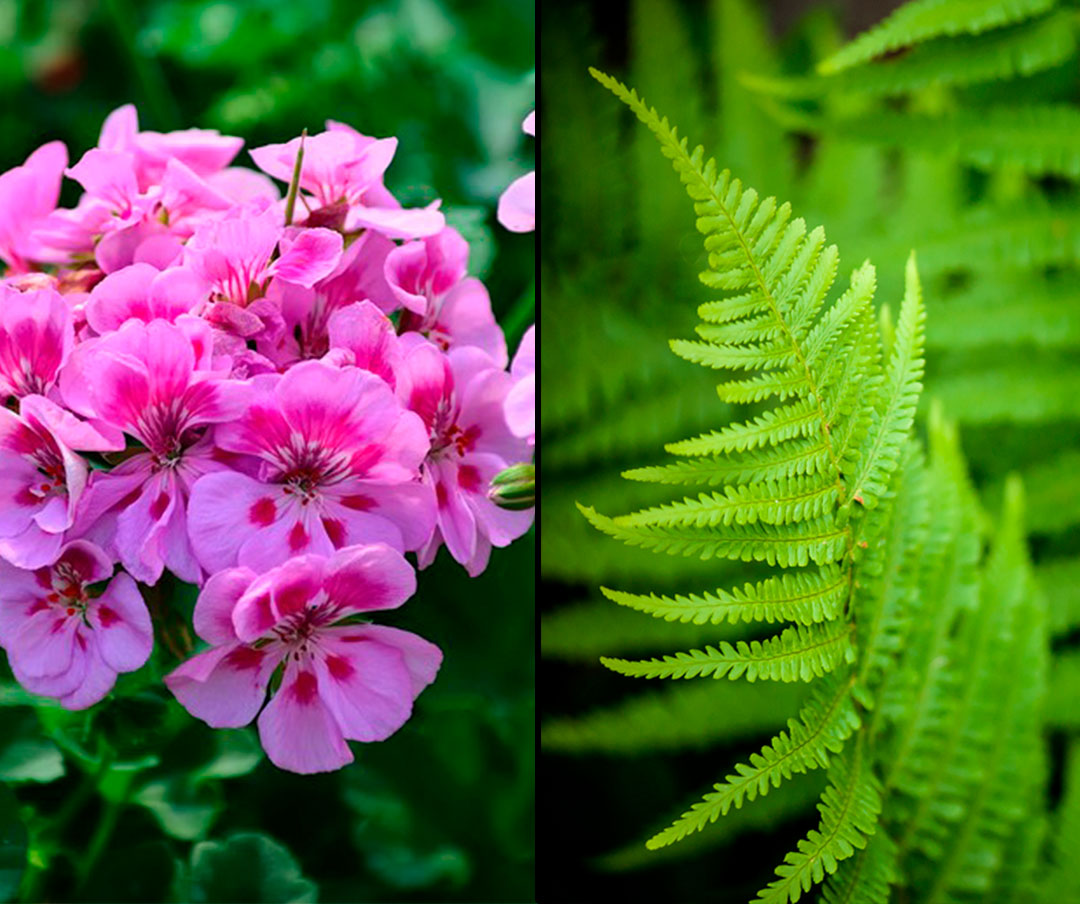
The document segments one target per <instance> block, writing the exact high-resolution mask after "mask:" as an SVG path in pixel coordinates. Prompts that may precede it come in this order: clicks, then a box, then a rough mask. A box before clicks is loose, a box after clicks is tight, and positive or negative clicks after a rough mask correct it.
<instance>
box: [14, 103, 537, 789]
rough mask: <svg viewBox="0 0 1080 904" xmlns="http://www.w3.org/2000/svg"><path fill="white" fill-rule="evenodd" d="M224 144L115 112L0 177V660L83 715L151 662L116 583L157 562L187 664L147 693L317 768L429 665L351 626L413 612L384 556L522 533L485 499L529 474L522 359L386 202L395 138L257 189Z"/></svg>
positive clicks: (428, 671)
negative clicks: (186, 608)
mask: <svg viewBox="0 0 1080 904" xmlns="http://www.w3.org/2000/svg"><path fill="white" fill-rule="evenodd" d="M241 145H242V141H241V140H240V139H238V138H231V137H227V136H223V135H220V134H218V133H217V132H214V131H208V130H201V129H189V130H185V131H179V132H171V133H167V134H163V133H159V132H150V131H140V130H139V127H138V122H137V118H136V113H135V109H134V108H133V107H131V106H126V107H122V108H120V109H119V110H116V111H115V112H114V113H112V114H111V115H110V116H109V117H108V119H107V120H106V122H105V124H104V126H103V128H102V131H101V136H100V140H99V142H98V146H97V147H96V148H93V149H91V150H89V151H87V152H86V153H85V154H84V155H83V156H82V158H81V159H80V160H79V161H78V162H77V163H76V164H75V165H74V166H70V167H68V159H67V151H66V149H65V147H64V146H63V145H62V144H61V143H59V142H53V143H50V144H46V145H45V146H43V147H42V148H40V149H38V150H37V151H35V152H34V153H33V154H31V156H30V157H29V158H28V159H27V160H26V162H25V163H24V164H23V165H22V166H19V167H16V168H14V169H12V170H10V171H9V172H7V173H4V174H3V175H0V259H2V260H3V262H4V263H5V264H6V265H7V272H6V275H5V276H4V278H3V279H2V280H0V404H3V406H4V407H0V645H2V646H3V647H4V649H5V650H6V651H7V653H8V658H9V662H10V664H11V667H12V670H13V672H14V674H15V676H16V678H17V679H18V680H19V681H20V682H21V683H22V684H23V685H24V686H25V687H26V688H28V689H29V690H31V691H33V692H34V693H38V694H43V695H46V696H50V697H54V698H57V699H58V700H59V701H60V702H61V704H62V705H63V706H65V707H68V708H72V709H79V708H83V707H86V706H90V705H92V704H93V703H95V702H97V701H99V700H100V699H102V697H104V696H105V695H106V694H107V693H108V692H109V691H110V689H111V688H112V687H113V684H114V683H115V680H116V676H117V674H118V673H122V672H129V671H133V670H135V669H138V668H139V667H141V666H142V665H143V664H144V663H145V662H146V661H147V659H148V657H149V656H150V654H151V650H152V646H153V638H154V631H153V625H152V619H151V612H150V611H149V610H148V609H147V606H146V604H145V602H144V600H143V597H142V595H141V594H140V591H139V588H138V585H137V583H136V582H139V583H141V584H144V585H148V586H152V585H154V584H156V583H157V582H158V581H159V580H161V578H162V575H163V574H164V573H165V572H166V570H167V571H169V572H171V573H172V574H173V575H175V576H176V577H177V578H179V579H180V580H181V581H185V582H189V583H192V584H195V585H198V586H199V587H201V593H200V595H199V598H198V603H197V605H196V609H195V615H194V622H195V623H194V627H195V630H196V632H197V633H198V635H199V636H200V637H201V638H202V639H203V640H204V641H206V643H207V644H209V645H210V648H209V649H208V650H206V651H204V652H201V653H198V654H197V655H195V656H193V657H192V658H190V659H188V660H187V661H186V662H183V663H182V664H181V665H180V666H179V667H178V668H176V669H175V671H173V672H172V673H171V674H170V675H169V676H168V677H167V678H166V684H167V685H168V687H169V688H170V689H171V690H172V692H173V693H174V694H175V695H176V697H177V698H178V699H179V700H180V702H181V703H182V704H183V705H184V706H185V707H186V708H187V709H188V710H189V711H190V712H191V713H192V714H194V715H195V716H197V717H199V718H202V719H203V720H205V721H206V722H208V723H209V724H210V725H212V726H240V725H245V724H247V723H249V722H251V721H252V720H254V719H255V718H256V717H257V718H258V727H259V732H260V736H261V738H262V742H263V745H264V747H265V748H266V750H267V753H268V755H269V756H270V758H271V759H272V760H273V762H275V763H276V764H277V765H279V766H280V767H282V768H286V769H291V770H295V771H298V772H315V771H323V770H327V769H334V768H338V767H340V766H342V765H344V764H345V763H347V762H349V761H350V760H351V758H352V757H351V754H350V752H349V749H348V746H347V745H346V744H345V739H354V740H360V741H372V740H379V739H382V738H385V737H387V736H388V735H390V734H392V733H393V732H394V731H396V730H397V729H398V728H399V727H400V726H401V725H402V724H403V723H404V722H405V720H406V719H407V718H408V717H409V714H410V711H411V708H412V703H413V701H414V699H415V698H416V696H417V695H418V694H419V693H420V691H421V690H422V689H423V688H424V687H425V686H426V685H428V684H429V683H430V682H431V681H432V680H434V677H435V673H436V671H437V670H438V668H439V665H440V662H441V658H442V654H441V653H440V651H439V650H438V649H437V648H436V647H435V646H433V645H432V644H430V643H428V642H427V641H425V640H422V639H421V638H420V637H418V636H416V635H414V634H411V633H408V632H405V631H400V630H397V629H394V628H389V627H376V626H374V625H370V624H367V623H366V621H365V620H364V619H363V618H362V617H363V616H366V613H367V612H369V611H375V610H379V609H387V608H393V607H396V606H399V605H401V603H403V602H404V601H405V600H406V599H407V598H409V597H410V596H411V595H412V594H413V592H414V590H415V587H416V576H415V573H414V568H413V565H412V564H410V562H409V561H408V560H406V558H405V554H406V553H414V554H415V555H416V561H417V565H418V567H420V568H424V567H426V566H427V565H428V564H429V563H430V562H431V561H432V560H433V559H434V557H435V555H436V553H437V552H438V550H439V548H440V547H441V546H443V545H445V546H446V547H447V550H448V552H449V555H451V556H453V558H454V559H456V560H457V561H458V562H460V563H461V564H462V565H463V566H464V567H465V568H466V569H467V570H468V572H469V574H470V575H476V574H479V573H480V572H481V571H483V570H484V568H485V567H486V564H487V561H488V557H489V555H490V552H491V548H492V546H505V545H507V544H509V543H510V542H511V541H512V540H514V539H515V538H517V537H519V536H521V535H522V534H523V533H525V532H526V531H527V530H528V528H529V526H530V525H531V523H532V511H531V510H526V511H520V510H513V508H512V507H511V508H501V507H499V506H498V505H497V504H496V502H495V501H493V498H492V493H491V492H489V488H490V487H491V483H492V480H493V479H494V478H496V476H497V475H498V474H500V472H502V471H504V470H505V469H507V468H508V467H509V466H511V465H514V464H516V463H520V462H527V461H530V460H531V458H532V451H533V449H532V445H533V432H534V427H533V389H532V387H533V363H532V362H533V338H532V331H531V330H530V331H529V334H528V336H527V339H526V340H525V341H523V342H522V344H521V347H520V349H519V350H518V352H517V354H516V355H515V357H514V360H513V362H511V361H510V359H509V355H508V350H507V347H506V341H505V338H504V336H503V332H502V330H501V329H500V327H499V326H498V324H497V323H496V321H495V319H494V317H493V315H492V309H491V302H490V299H489V297H488V293H487V290H486V289H485V287H484V285H483V284H482V283H481V282H480V281H479V280H477V279H475V278H472V277H470V276H468V275H467V265H468V258H469V247H468V244H467V243H466V241H465V240H464V239H463V238H462V236H461V235H460V234H459V233H458V232H456V231H455V230H454V229H453V228H451V227H449V226H447V225H446V222H445V219H444V217H443V214H442V213H441V212H440V210H439V204H438V202H436V203H434V204H431V205H430V206H427V207H423V208H406V207H403V206H402V205H401V204H400V203H399V201H398V200H397V199H396V198H395V197H394V195H393V194H392V193H391V192H390V191H389V190H388V189H387V187H386V186H385V185H384V181H383V179H384V174H385V172H386V170H387V168H388V167H389V166H390V164H391V161H392V159H393V157H394V154H395V151H396V149H397V142H396V139H393V138H383V139H376V138H372V137H368V136H366V135H362V134H361V133H359V132H357V131H356V130H355V129H353V128H350V127H349V126H347V125H344V124H341V123H337V122H328V123H327V128H326V131H324V132H321V133H319V134H316V135H311V136H306V135H305V136H302V137H301V138H297V139H294V140H292V141H289V142H287V143H285V144H275V145H267V146H265V147H261V148H255V149H253V150H252V151H251V152H250V153H251V158H252V159H253V160H254V162H255V164H256V166H257V167H258V169H259V170H260V171H261V172H258V171H255V170H252V169H248V168H242V167H236V166H232V165H231V164H232V162H233V160H234V158H235V157H236V155H237V154H238V153H239V151H240V149H241ZM64 176H67V177H68V178H70V179H72V180H74V181H75V182H77V183H79V185H81V187H82V189H83V193H82V196H81V198H80V199H79V201H78V203H77V204H76V205H75V206H74V207H73V208H70V209H64V208H58V207H57V202H58V198H59V191H60V185H61V180H62V178H63V177H64ZM275 180H276V181H275ZM278 183H283V184H284V186H285V189H284V190H283V188H282V187H280V186H279V184H278ZM118 566H119V569H120V570H117V569H118ZM268 692H269V693H271V694H272V699H271V700H270V702H269V703H267V699H266V698H267V695H268Z"/></svg>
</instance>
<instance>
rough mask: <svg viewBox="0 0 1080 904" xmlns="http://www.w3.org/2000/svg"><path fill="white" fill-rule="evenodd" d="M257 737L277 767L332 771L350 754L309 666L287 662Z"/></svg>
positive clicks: (349, 761)
mask: <svg viewBox="0 0 1080 904" xmlns="http://www.w3.org/2000/svg"><path fill="white" fill-rule="evenodd" d="M259 738H260V740H261V741H262V746H263V749H264V750H265V751H266V754H267V756H269V757H270V761H271V762H272V763H273V764H274V765H275V766H277V767H278V768H279V769H288V770H289V771H290V772H299V773H302V774H305V775H307V774H311V773H314V772H331V771H333V770H335V769H340V768H341V767H342V766H344V765H346V764H348V763H351V762H352V759H353V756H352V752H351V751H350V750H349V747H348V745H347V744H346V743H345V739H344V737H343V736H342V732H341V729H340V728H339V727H338V724H337V722H336V720H335V719H334V716H333V714H332V713H331V711H330V709H329V708H328V707H327V706H326V704H325V703H324V702H323V700H322V698H321V697H320V696H319V688H318V679H317V678H316V676H315V674H314V673H313V672H312V671H311V670H310V668H305V667H303V666H300V665H297V664H296V663H295V662H292V661H291V662H289V664H288V666H287V667H286V669H285V678H284V680H283V681H282V683H281V688H280V690H279V691H278V692H277V694H276V695H275V696H274V699H273V700H271V701H270V703H269V704H268V705H267V707H266V709H264V710H263V712H262V715H260V716H259Z"/></svg>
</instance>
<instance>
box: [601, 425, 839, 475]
mask: <svg viewBox="0 0 1080 904" xmlns="http://www.w3.org/2000/svg"><path fill="white" fill-rule="evenodd" d="M828 466H829V454H828V449H827V448H826V446H825V443H824V441H822V440H820V439H816V438H814V437H811V438H808V439H801V440H792V441H790V442H786V443H784V444H783V445H782V446H773V447H771V448H768V449H763V450H761V451H760V452H758V453H757V454H755V455H754V456H753V457H749V456H737V455H731V456H725V457H719V456H716V457H713V456H704V455H702V456H696V457H691V458H686V459H683V460H681V461H676V462H672V463H671V464H667V465H652V466H646V467H643V468H631V469H630V470H628V471H623V472H622V476H623V477H625V478H626V479H627V480H640V481H644V482H646V483H665V484H673V485H683V486H685V485H690V484H693V485H702V486H716V485H717V484H719V483H725V482H730V483H749V482H752V481H754V480H760V479H761V477H762V476H763V475H764V476H766V477H767V478H768V479H780V478H785V477H800V476H803V475H810V474H821V473H823V472H825V471H826V469H827V468H828Z"/></svg>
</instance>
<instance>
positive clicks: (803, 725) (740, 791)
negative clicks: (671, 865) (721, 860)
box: [646, 678, 860, 850]
mask: <svg viewBox="0 0 1080 904" xmlns="http://www.w3.org/2000/svg"><path fill="white" fill-rule="evenodd" d="M823 684H824V688H820V687H819V688H818V690H817V691H816V692H815V694H814V696H813V697H812V698H811V699H810V701H809V702H808V703H807V704H806V706H805V707H803V709H802V711H801V712H800V713H799V715H798V717H797V718H796V719H789V720H788V727H787V730H786V731H782V732H780V734H778V735H777V736H776V737H775V738H773V739H772V741H770V742H769V743H768V744H766V745H765V746H764V747H762V748H761V752H760V753H755V754H754V755H753V756H751V757H750V762H749V763H748V764H747V763H740V764H739V765H737V766H736V767H735V774H733V775H729V776H727V778H726V780H725V781H724V783H723V784H718V785H716V786H714V787H715V790H714V791H712V792H711V793H709V794H706V795H705V797H704V799H703V800H701V801H700V802H699V803H696V804H694V805H693V806H692V807H691V808H690V809H689V810H688V811H687V812H685V813H684V814H683V815H682V816H681V817H679V819H677V820H676V821H675V822H674V823H673V824H672V825H671V826H670V827H669V828H667V829H665V830H664V831H663V832H660V833H659V834H657V835H654V836H653V837H652V838H650V839H649V841H647V842H646V846H647V847H649V848H650V849H653V850H655V849H656V848H660V847H664V846H665V845H668V844H672V843H673V842H676V841H679V840H680V839H682V838H685V837H686V836H687V835H689V834H690V833H691V832H697V831H700V830H701V829H703V828H704V827H705V826H706V825H708V824H709V823H710V822H715V821H716V820H717V819H718V818H719V817H720V816H722V815H723V814H725V813H727V811H728V810H730V809H731V808H732V807H733V806H734V807H736V808H738V807H741V806H742V804H743V801H744V800H754V799H755V798H756V797H757V796H758V795H759V794H767V793H768V792H769V789H770V788H774V787H776V786H778V785H779V784H780V783H781V782H782V781H783V780H784V779H788V778H791V776H792V775H793V774H794V773H797V772H806V771H808V770H811V769H820V768H822V767H824V766H827V765H828V764H829V761H830V758H831V755H832V754H835V753H837V752H838V751H840V750H841V749H842V748H843V744H844V741H846V740H847V739H848V738H849V737H851V735H852V733H853V732H854V731H855V730H856V729H857V728H858V727H859V724H860V722H859V716H858V713H857V712H856V711H855V704H854V701H853V699H852V696H851V688H852V684H853V681H852V679H851V678H848V679H843V678H840V679H835V680H829V679H826V682H823Z"/></svg>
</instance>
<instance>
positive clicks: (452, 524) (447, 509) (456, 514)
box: [428, 460, 477, 562]
mask: <svg viewBox="0 0 1080 904" xmlns="http://www.w3.org/2000/svg"><path fill="white" fill-rule="evenodd" d="M428 468H429V469H430V474H431V479H432V480H433V481H434V483H435V499H436V504H437V506H438V519H439V530H440V531H441V532H442V536H443V540H445V541H446V548H447V549H449V550H450V555H452V556H453V557H454V558H455V559H456V560H457V561H458V562H467V561H469V559H471V558H472V556H473V553H474V552H475V551H476V534H477V530H476V517H475V515H473V512H472V509H471V507H470V506H469V504H468V503H467V501H466V499H465V492H464V491H463V490H462V489H461V487H460V486H459V481H458V466H457V463H456V462H454V461H450V460H444V461H439V462H431V463H429V465H428Z"/></svg>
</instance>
